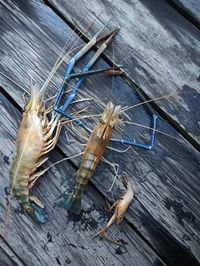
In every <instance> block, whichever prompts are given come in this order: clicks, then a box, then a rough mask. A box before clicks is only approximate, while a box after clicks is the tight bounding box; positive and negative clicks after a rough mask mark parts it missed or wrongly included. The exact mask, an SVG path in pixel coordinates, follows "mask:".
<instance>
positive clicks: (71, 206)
mask: <svg viewBox="0 0 200 266" xmlns="http://www.w3.org/2000/svg"><path fill="white" fill-rule="evenodd" d="M58 206H59V207H60V208H63V209H65V210H68V211H70V212H73V213H75V214H77V215H78V214H80V212H81V195H80V194H79V195H77V194H76V193H74V192H71V193H69V194H67V195H64V197H63V199H62V200H61V201H60V202H59V204H58Z"/></svg>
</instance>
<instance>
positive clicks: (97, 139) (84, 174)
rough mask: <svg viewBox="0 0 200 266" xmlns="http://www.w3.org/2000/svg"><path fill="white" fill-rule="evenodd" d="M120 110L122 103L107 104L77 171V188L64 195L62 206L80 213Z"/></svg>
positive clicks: (117, 121)
mask: <svg viewBox="0 0 200 266" xmlns="http://www.w3.org/2000/svg"><path fill="white" fill-rule="evenodd" d="M120 112H121V106H120V105H118V106H114V105H113V103H112V102H109V103H108V104H107V105H106V107H105V110H104V112H103V114H102V116H101V119H100V122H99V123H98V124H97V125H96V126H95V128H94V129H93V131H92V133H91V135H90V137H89V140H88V142H87V146H86V149H85V151H84V153H83V157H82V162H81V165H80V168H79V170H78V171H77V173H76V185H75V189H74V191H73V192H72V193H69V194H67V195H64V198H63V199H62V200H61V201H60V202H59V206H60V207H61V208H64V209H67V210H69V211H71V212H73V213H75V214H80V211H81V194H82V191H83V190H84V189H85V187H86V185H87V183H88V181H89V180H90V179H91V177H92V175H93V173H94V171H95V169H96V167H97V165H98V163H99V161H100V160H101V158H102V155H103V153H104V152H105V150H106V147H107V145H108V142H109V140H110V139H111V137H112V129H113V127H114V126H115V125H116V124H117V123H119V122H120V120H119V115H120Z"/></svg>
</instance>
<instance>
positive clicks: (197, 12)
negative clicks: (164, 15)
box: [167, 0, 200, 29]
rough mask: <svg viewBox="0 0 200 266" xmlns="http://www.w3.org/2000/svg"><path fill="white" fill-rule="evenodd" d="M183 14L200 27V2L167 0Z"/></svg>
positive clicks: (193, 0) (194, 0)
mask: <svg viewBox="0 0 200 266" xmlns="http://www.w3.org/2000/svg"><path fill="white" fill-rule="evenodd" d="M167 1H168V2H169V3H170V4H173V6H174V8H176V9H177V10H178V11H180V12H181V13H182V14H183V16H185V17H186V18H187V19H189V20H190V21H191V23H193V24H194V25H195V26H197V27H198V28H199V29H200V2H199V1H196V0H167Z"/></svg>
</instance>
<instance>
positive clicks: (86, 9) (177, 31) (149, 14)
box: [46, 0, 200, 142]
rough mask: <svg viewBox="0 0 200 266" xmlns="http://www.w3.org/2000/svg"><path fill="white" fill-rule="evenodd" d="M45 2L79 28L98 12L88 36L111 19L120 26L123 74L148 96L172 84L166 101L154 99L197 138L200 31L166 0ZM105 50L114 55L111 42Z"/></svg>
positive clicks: (117, 46) (118, 51) (118, 47)
mask: <svg viewBox="0 0 200 266" xmlns="http://www.w3.org/2000/svg"><path fill="white" fill-rule="evenodd" d="M46 2H48V3H51V4H52V5H53V6H54V8H55V9H56V10H58V11H59V12H60V13H61V14H63V15H64V16H65V17H66V19H67V20H68V21H70V22H71V23H72V24H73V25H75V26H77V27H78V28H79V29H80V30H81V31H82V32H84V29H86V28H87V27H88V26H89V25H90V23H91V22H92V20H93V19H94V18H95V17H96V16H97V15H99V13H100V12H101V14H100V15H99V19H97V21H95V23H94V24H93V25H92V26H91V28H90V30H89V32H87V34H86V35H87V36H88V37H89V38H90V37H91V36H93V35H94V33H95V32H97V31H98V30H99V29H100V27H102V26H103V24H105V23H106V22H107V21H108V20H109V19H110V22H109V28H113V27H119V28H120V32H119V34H118V35H117V36H116V43H117V44H115V46H114V58H115V60H114V61H115V63H117V64H122V65H123V66H124V68H125V71H126V74H127V76H129V77H130V79H131V80H133V81H134V82H135V83H136V84H137V85H139V86H140V87H141V88H142V89H143V90H144V91H145V93H146V94H147V95H148V96H149V97H151V98H155V97H159V96H163V95H167V94H169V93H170V92H172V91H173V90H175V91H176V93H175V94H174V95H173V96H172V97H170V101H168V100H161V101H159V102H157V103H158V105H159V107H160V108H162V110H164V111H165V112H166V113H167V115H169V116H170V117H171V118H172V119H173V121H176V122H178V123H179V124H180V125H181V127H182V128H183V129H184V130H185V131H186V132H187V133H189V134H190V136H192V137H193V138H194V139H195V140H196V141H198V142H199V140H200V137H199V136H200V128H199V121H200V116H199V104H200V97H199V92H200V89H199V88H200V86H199V80H200V78H199V77H200V74H199V65H200V33H199V31H198V30H197V29H196V28H195V27H193V25H191V23H189V22H188V21H187V20H186V19H185V18H184V17H183V16H181V15H180V14H179V13H178V12H176V10H175V9H174V8H173V7H171V6H169V5H168V4H167V3H166V2H165V1H157V0H132V1H128V0H127V1H124V0H114V1H98V0H96V1H93V2H92V4H90V5H88V1H82V0H76V1H73V2H70V3H69V2H68V1H64V0H48V1H46ZM109 3H110V4H109ZM80 10H81V12H80ZM107 55H108V57H109V58H110V60H111V61H113V48H112V49H110V50H109V52H108V53H107Z"/></svg>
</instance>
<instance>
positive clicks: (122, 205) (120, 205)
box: [93, 176, 134, 245]
mask: <svg viewBox="0 0 200 266" xmlns="http://www.w3.org/2000/svg"><path fill="white" fill-rule="evenodd" d="M122 182H123V184H124V187H125V188H126V192H125V194H124V195H123V196H122V197H121V198H120V199H118V200H117V201H115V203H114V204H113V205H112V206H111V207H110V210H112V209H115V210H114V213H113V215H112V217H111V218H110V220H109V221H108V223H107V224H106V226H105V227H104V228H102V229H101V230H100V231H99V232H98V233H96V234H95V235H94V236H93V237H95V236H98V235H99V236H100V237H104V238H105V239H107V240H109V241H111V242H113V243H115V244H118V245H122V244H121V243H120V242H118V241H115V240H113V239H112V238H110V237H109V236H108V235H107V233H106V231H107V230H108V229H109V228H110V227H111V225H112V224H114V223H116V224H119V223H120V222H121V221H122V220H123V218H124V216H125V214H126V211H127V209H128V207H129V205H130V204H131V203H132V202H133V199H134V190H133V187H132V185H131V183H130V180H129V179H128V177H127V176H123V180H122Z"/></svg>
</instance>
